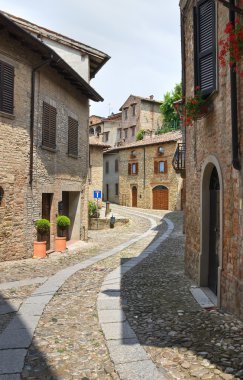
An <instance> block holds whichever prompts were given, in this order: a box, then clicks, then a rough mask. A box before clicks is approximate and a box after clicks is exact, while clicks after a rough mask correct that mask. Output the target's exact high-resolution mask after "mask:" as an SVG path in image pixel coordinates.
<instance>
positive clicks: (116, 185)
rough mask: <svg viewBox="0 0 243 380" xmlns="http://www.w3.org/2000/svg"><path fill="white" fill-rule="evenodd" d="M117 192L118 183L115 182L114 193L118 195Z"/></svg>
mask: <svg viewBox="0 0 243 380" xmlns="http://www.w3.org/2000/svg"><path fill="white" fill-rule="evenodd" d="M118 193H119V187H118V183H116V184H115V195H118Z"/></svg>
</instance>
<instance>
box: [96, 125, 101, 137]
mask: <svg viewBox="0 0 243 380" xmlns="http://www.w3.org/2000/svg"><path fill="white" fill-rule="evenodd" d="M95 132H96V133H97V135H98V134H99V133H101V127H100V126H98V127H96V131H95Z"/></svg>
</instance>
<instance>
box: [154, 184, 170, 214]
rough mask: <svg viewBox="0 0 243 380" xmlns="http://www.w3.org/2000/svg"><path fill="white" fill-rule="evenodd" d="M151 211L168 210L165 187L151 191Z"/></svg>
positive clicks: (167, 191)
mask: <svg viewBox="0 0 243 380" xmlns="http://www.w3.org/2000/svg"><path fill="white" fill-rule="evenodd" d="M153 209H156V210H168V209H169V190H168V188H167V187H165V186H156V187H155V188H154V189H153Z"/></svg>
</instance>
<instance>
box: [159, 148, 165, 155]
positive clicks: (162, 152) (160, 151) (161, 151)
mask: <svg viewBox="0 0 243 380" xmlns="http://www.w3.org/2000/svg"><path fill="white" fill-rule="evenodd" d="M158 151H159V154H164V152H165V150H164V148H163V147H162V146H160V147H159V149H158Z"/></svg>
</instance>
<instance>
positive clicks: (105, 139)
mask: <svg viewBox="0 0 243 380" xmlns="http://www.w3.org/2000/svg"><path fill="white" fill-rule="evenodd" d="M108 140H109V132H104V142H107V141H108Z"/></svg>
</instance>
